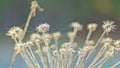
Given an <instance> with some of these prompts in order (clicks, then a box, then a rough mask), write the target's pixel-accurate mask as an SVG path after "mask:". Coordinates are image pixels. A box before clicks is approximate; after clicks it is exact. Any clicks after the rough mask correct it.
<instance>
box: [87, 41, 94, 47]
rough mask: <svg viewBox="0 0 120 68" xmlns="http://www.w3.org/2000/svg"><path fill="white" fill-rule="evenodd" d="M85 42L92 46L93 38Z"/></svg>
mask: <svg viewBox="0 0 120 68" xmlns="http://www.w3.org/2000/svg"><path fill="white" fill-rule="evenodd" d="M85 44H86V45H87V46H93V45H94V44H95V42H94V41H93V40H88V41H87V42H86V43H85Z"/></svg>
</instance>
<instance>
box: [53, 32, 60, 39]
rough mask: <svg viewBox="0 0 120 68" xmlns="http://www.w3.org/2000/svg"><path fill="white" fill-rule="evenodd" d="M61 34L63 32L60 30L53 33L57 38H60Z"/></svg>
mask: <svg viewBox="0 0 120 68" xmlns="http://www.w3.org/2000/svg"><path fill="white" fill-rule="evenodd" d="M60 36H61V33H60V32H56V33H53V38H54V39H55V40H58V39H59V38H60Z"/></svg>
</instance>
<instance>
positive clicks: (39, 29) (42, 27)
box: [36, 23, 50, 32]
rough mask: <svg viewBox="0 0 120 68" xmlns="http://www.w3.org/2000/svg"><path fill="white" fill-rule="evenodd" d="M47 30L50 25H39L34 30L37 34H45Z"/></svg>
mask: <svg viewBox="0 0 120 68" xmlns="http://www.w3.org/2000/svg"><path fill="white" fill-rule="evenodd" d="M49 28H50V25H48V24H47V23H45V24H40V25H39V26H38V27H36V30H37V31H38V32H47V31H49Z"/></svg>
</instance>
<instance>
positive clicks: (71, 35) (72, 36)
mask: <svg viewBox="0 0 120 68" xmlns="http://www.w3.org/2000/svg"><path fill="white" fill-rule="evenodd" d="M67 36H68V38H70V39H73V38H75V37H76V34H75V33H73V32H68V33H67Z"/></svg>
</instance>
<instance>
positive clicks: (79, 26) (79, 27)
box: [70, 22, 83, 31]
mask: <svg viewBox="0 0 120 68" xmlns="http://www.w3.org/2000/svg"><path fill="white" fill-rule="evenodd" d="M70 27H72V28H74V29H77V30H78V31H81V30H82V28H83V25H81V24H79V22H72V24H70Z"/></svg>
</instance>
